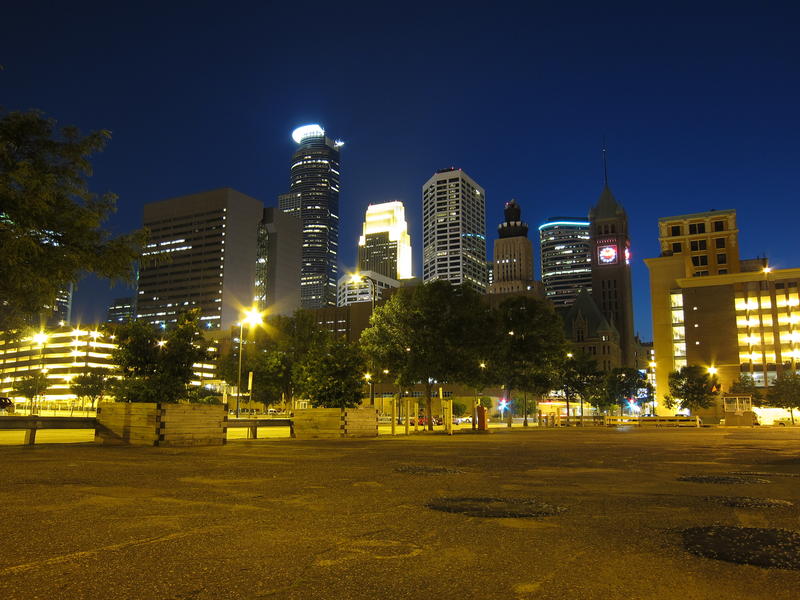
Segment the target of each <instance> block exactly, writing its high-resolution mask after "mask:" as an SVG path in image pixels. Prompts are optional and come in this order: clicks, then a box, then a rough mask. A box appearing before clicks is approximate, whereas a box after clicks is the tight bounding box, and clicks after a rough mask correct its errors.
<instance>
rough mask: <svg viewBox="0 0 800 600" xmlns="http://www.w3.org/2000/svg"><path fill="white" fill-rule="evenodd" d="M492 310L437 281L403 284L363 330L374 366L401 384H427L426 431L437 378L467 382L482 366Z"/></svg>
mask: <svg viewBox="0 0 800 600" xmlns="http://www.w3.org/2000/svg"><path fill="white" fill-rule="evenodd" d="M488 311H489V309H488V308H487V307H486V306H485V305H484V304H483V303H482V302H481V299H480V297H479V296H478V295H477V294H476V293H475V292H473V291H472V290H470V289H468V288H464V287H462V286H453V285H451V284H450V283H449V282H447V281H434V282H433V283H429V284H426V285H420V286H416V287H408V288H400V289H399V290H398V291H397V292H396V293H395V294H394V295H392V297H391V298H390V299H389V300H388V301H387V302H386V303H385V304H384V305H383V306H381V307H379V308H377V309H376V310H375V312H374V314H373V315H372V318H371V320H370V327H369V328H367V329H365V330H364V332H363V333H362V334H361V345H362V348H363V349H364V352H365V354H366V355H367V356H368V357H369V358H370V361H371V363H372V364H373V365H374V367H375V369H376V370H379V371H380V370H383V369H388V370H389V372H390V376H391V377H393V379H394V382H395V383H396V384H397V385H398V386H407V385H413V384H415V383H422V384H423V385H424V386H425V409H426V414H427V416H428V419H427V423H428V429H433V423H432V419H431V416H432V415H431V413H432V406H431V395H432V391H433V386H434V385H435V384H436V382H442V383H443V382H464V381H468V380H469V379H470V378H472V377H475V374H476V372H477V371H478V370H479V369H480V362H481V359H482V357H485V356H486V354H487V353H488V351H489V349H488V343H487V342H490V341H491V336H492V330H491V329H488V330H487V323H488V322H490V321H489V316H488Z"/></svg>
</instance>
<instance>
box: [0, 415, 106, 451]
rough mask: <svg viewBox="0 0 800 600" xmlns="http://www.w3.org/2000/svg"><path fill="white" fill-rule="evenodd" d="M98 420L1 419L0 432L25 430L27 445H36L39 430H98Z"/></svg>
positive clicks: (65, 418)
mask: <svg viewBox="0 0 800 600" xmlns="http://www.w3.org/2000/svg"><path fill="white" fill-rule="evenodd" d="M96 427H97V419H95V418H94V417H39V416H37V415H31V416H25V417H2V418H0V430H3V429H24V430H25V444H26V445H30V446H32V445H33V444H35V443H36V432H37V431H38V430H39V429H96Z"/></svg>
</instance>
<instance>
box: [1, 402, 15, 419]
mask: <svg viewBox="0 0 800 600" xmlns="http://www.w3.org/2000/svg"><path fill="white" fill-rule="evenodd" d="M0 414H4V415H13V414H14V401H13V400H12V399H11V398H0Z"/></svg>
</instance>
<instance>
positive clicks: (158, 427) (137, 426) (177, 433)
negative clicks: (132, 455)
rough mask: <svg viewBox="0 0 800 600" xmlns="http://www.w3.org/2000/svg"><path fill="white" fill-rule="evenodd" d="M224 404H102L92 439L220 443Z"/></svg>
mask: <svg viewBox="0 0 800 600" xmlns="http://www.w3.org/2000/svg"><path fill="white" fill-rule="evenodd" d="M227 421H228V416H227V411H226V409H225V406H223V405H205V404H166V403H152V402H141V403H138V402H134V403H123V402H116V403H104V404H101V405H100V406H99V407H98V409H97V429H96V430H95V442H97V443H100V444H115V443H116V444H130V445H134V446H221V445H223V444H224V443H225V437H226V434H227Z"/></svg>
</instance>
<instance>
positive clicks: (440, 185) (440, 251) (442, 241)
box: [422, 167, 488, 293]
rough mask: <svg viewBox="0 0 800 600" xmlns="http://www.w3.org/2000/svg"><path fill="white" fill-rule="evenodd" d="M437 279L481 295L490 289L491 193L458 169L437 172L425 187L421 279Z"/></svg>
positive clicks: (423, 188)
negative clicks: (488, 221) (488, 201)
mask: <svg viewBox="0 0 800 600" xmlns="http://www.w3.org/2000/svg"><path fill="white" fill-rule="evenodd" d="M437 279H445V280H448V281H450V282H451V283H453V284H456V285H461V284H464V285H468V286H470V287H472V288H473V289H475V290H476V291H478V292H480V293H485V292H486V288H487V286H488V270H487V267H486V194H485V192H484V190H483V188H482V187H481V186H479V185H478V184H477V183H475V181H474V180H473V179H472V178H471V177H470V176H469V175H467V174H466V173H464V171H462V170H461V169H456V168H455V167H451V168H449V169H442V170H441V171H437V172H436V173H434V175H433V177H431V178H430V179H429V180H428V181H427V182H425V185H424V186H423V187H422V280H423V282H425V283H427V282H429V281H435V280H437Z"/></svg>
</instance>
